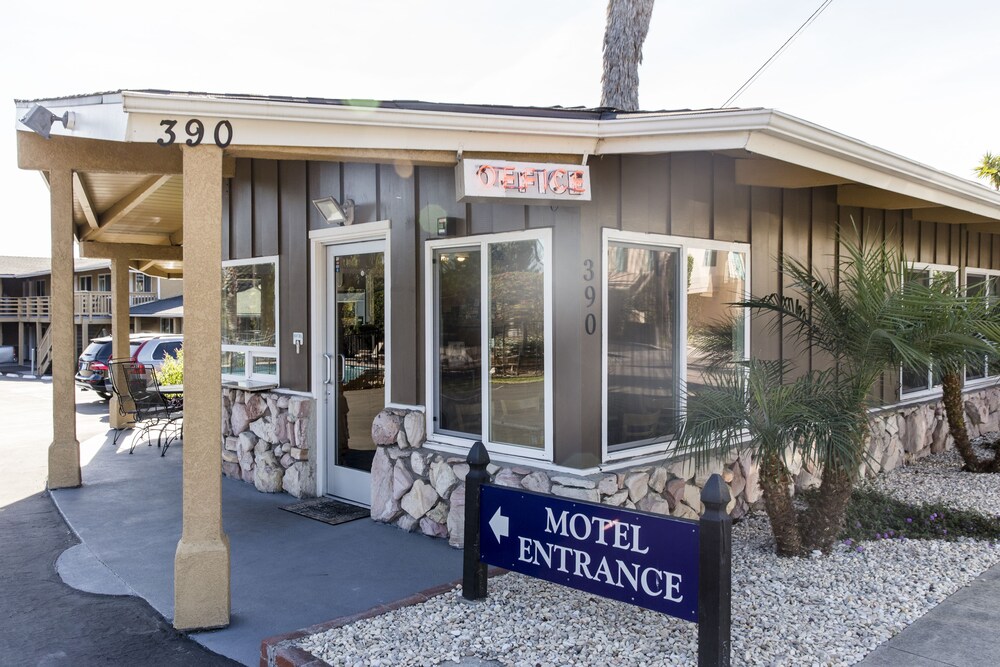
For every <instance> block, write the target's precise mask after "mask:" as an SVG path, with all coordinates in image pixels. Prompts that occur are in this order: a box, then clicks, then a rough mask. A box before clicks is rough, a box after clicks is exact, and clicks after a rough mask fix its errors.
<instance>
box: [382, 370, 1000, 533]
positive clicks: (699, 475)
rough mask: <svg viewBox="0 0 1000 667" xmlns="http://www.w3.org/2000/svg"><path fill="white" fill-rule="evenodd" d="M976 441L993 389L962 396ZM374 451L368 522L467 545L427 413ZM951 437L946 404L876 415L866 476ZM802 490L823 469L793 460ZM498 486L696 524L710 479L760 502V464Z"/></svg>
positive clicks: (458, 496) (396, 418) (498, 473)
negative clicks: (432, 445) (432, 444)
mask: <svg viewBox="0 0 1000 667" xmlns="http://www.w3.org/2000/svg"><path fill="white" fill-rule="evenodd" d="M965 412H966V420H967V425H968V428H969V434H970V436H971V437H976V436H978V435H981V434H984V433H988V432H992V431H997V430H1000V390H998V389H997V388H996V387H989V388H985V389H980V390H976V391H972V392H970V393H968V394H966V396H965ZM372 439H373V440H374V442H375V444H376V445H377V446H378V451H377V452H376V454H375V460H374V463H373V465H372V518H373V519H375V520H376V521H381V522H384V523H392V524H395V525H396V526H398V527H399V528H402V529H403V530H406V531H411V532H413V531H420V532H422V533H424V534H425V535H430V536H432V537H443V538H447V539H448V541H449V543H450V544H451V545H453V546H462V544H463V542H464V539H465V535H464V532H465V518H464V513H465V483H464V480H465V475H466V474H467V473H468V472H469V467H468V465H467V464H466V463H465V458H464V457H461V456H454V455H450V454H446V453H442V452H438V451H434V450H431V449H429V448H426V447H424V446H423V445H424V442H425V423H424V415H423V413H422V412H419V411H410V410H400V409H392V408H386V409H385V410H383V411H382V412H380V413H379V414H378V415H377V416H376V418H375V421H374V422H373V424H372ZM952 446H953V443H952V439H951V436H950V435H948V424H947V420H946V419H945V415H944V407H943V406H942V405H941V402H940V401H934V402H930V403H923V404H918V405H911V406H906V407H903V408H897V409H895V410H886V411H883V412H879V413H876V414H874V415H872V419H871V436H870V438H869V447H868V453H869V457H870V463H869V464H867V465H866V468H867V469H866V470H864V473H865V474H868V475H873V474H876V473H878V472H879V471H880V470H891V469H892V468H895V467H897V466H899V465H904V464H908V463H911V462H912V461H914V460H916V459H919V458H922V457H924V456H927V455H929V454H931V453H937V452H942V451H945V450H946V449H951V448H952ZM789 468H790V471H791V473H792V476H793V478H794V479H795V484H796V487H797V488H799V489H804V488H811V487H815V486H816V485H818V484H819V480H820V476H819V472H818V471H817V470H816V469H815V468H814V467H813V466H812V465H811V464H808V463H806V464H804V463H803V462H802V461H801V459H794V460H792V461H790V465H789ZM488 470H489V472H490V474H491V475H492V476H493V482H494V483H496V484H499V485H501V486H508V487H513V488H523V489H527V490H529V491H537V492H539V493H551V494H553V495H557V496H562V497H565V498H575V499H581V500H588V501H591V502H599V503H604V504H607V505H615V506H619V507H628V508H638V509H640V510H644V511H648V512H654V513H657V514H665V515H670V516H676V517H682V518H689V519H697V518H698V516H699V513H700V512H701V511H702V510H703V507H702V504H701V500H700V496H701V488H702V487H703V486H704V484H705V482H706V481H707V480H708V478H709V476H710V475H711V474H712V473H713V472H718V473H720V474H721V475H722V478H723V480H725V482H726V483H727V484H728V485H729V491H730V496H731V497H732V500H731V501H730V503H729V507H728V510H729V513H730V515H731V516H732V517H733V518H739V517H741V516H743V515H744V514H746V513H747V511H748V510H749V508H750V507H751V506H753V505H754V504H755V503H756V502H757V501H758V500H759V499H760V487H759V485H758V476H757V466H756V464H755V462H754V461H753V459H752V458H751V457H750V456H749V455H747V454H739V455H737V454H735V453H734V454H732V455H731V456H729V457H728V458H727V459H726V460H724V461H718V462H717V463H716V464H715V465H713V466H709V467H708V468H707V469H704V470H695V469H694V467H693V465H692V464H691V462H690V461H684V460H681V461H667V462H663V463H657V464H653V465H641V466H636V467H635V468H630V469H626V470H620V471H615V472H608V473H597V474H593V475H586V476H578V475H571V474H568V473H565V472H553V471H546V470H539V469H535V468H532V467H530V466H522V465H515V466H498V465H493V464H491V465H490V466H489V468H488Z"/></svg>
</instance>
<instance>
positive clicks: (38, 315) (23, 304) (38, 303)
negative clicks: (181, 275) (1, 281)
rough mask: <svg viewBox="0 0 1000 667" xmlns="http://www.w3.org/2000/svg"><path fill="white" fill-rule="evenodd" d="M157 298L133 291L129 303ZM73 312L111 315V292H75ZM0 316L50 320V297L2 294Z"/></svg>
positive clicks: (92, 315) (82, 315) (133, 303)
mask: <svg viewBox="0 0 1000 667" xmlns="http://www.w3.org/2000/svg"><path fill="white" fill-rule="evenodd" d="M155 300H156V295H155V294H152V293H149V292H132V293H131V294H129V297H128V305H129V307H130V308H131V307H132V306H137V305H139V304H141V303H149V302H150V301H155ZM73 313H74V314H75V315H76V316H77V317H88V318H93V317H110V316H111V292H74V293H73ZM0 317H3V318H7V319H17V320H24V321H34V320H48V319H49V318H50V317H51V311H50V297H47V296H20V297H16V296H2V297H0Z"/></svg>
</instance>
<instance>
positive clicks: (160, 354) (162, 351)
mask: <svg viewBox="0 0 1000 667" xmlns="http://www.w3.org/2000/svg"><path fill="white" fill-rule="evenodd" d="M183 347H184V336H181V335H170V334H162V335H159V336H157V337H156V338H150V339H149V340H147V341H146V342H144V343H143V344H142V345H140V346H139V349H138V350H136V351H134V352H133V353H132V359H133V360H135V361H138V362H139V363H140V364H143V365H146V366H152V367H153V370H157V371H158V370H160V367H161V366H163V360H164V358H166V356H167V355H168V354H169V355H170V356H171V357H176V356H177V351H178V350H180V349H182V348H183Z"/></svg>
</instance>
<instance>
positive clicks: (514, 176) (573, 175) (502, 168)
mask: <svg viewBox="0 0 1000 667" xmlns="http://www.w3.org/2000/svg"><path fill="white" fill-rule="evenodd" d="M455 190H456V192H457V193H458V201H488V200H496V199H521V200H534V201H539V202H584V201H590V168H589V167H587V166H586V165H579V164H549V163H544V162H507V161H505V160H493V159H489V158H473V159H467V160H459V162H458V166H457V167H456V168H455Z"/></svg>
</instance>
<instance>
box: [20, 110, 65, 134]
mask: <svg viewBox="0 0 1000 667" xmlns="http://www.w3.org/2000/svg"><path fill="white" fill-rule="evenodd" d="M56 121H59V122H60V123H62V124H63V127H65V128H66V129H67V130H72V129H73V127H74V126H75V125H76V115H75V114H74V113H73V112H72V111H67V112H66V113H64V114H63V115H62V116H57V115H55V114H54V113H52V112H51V111H49V110H48V109H46V108H45V107H43V106H42V105H41V104H33V105H32V106H31V108H30V109H28V113H26V114H25V115H24V118H22V119H21V122H22V123H24V124H25V125H27V126H28V127H29V128H30V129H31V130H33V131H34V132H36V133H38V134H40V135H42V136H43V137H45V138H46V139H48V138H49V134H50V133H51V132H52V123H54V122H56Z"/></svg>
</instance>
